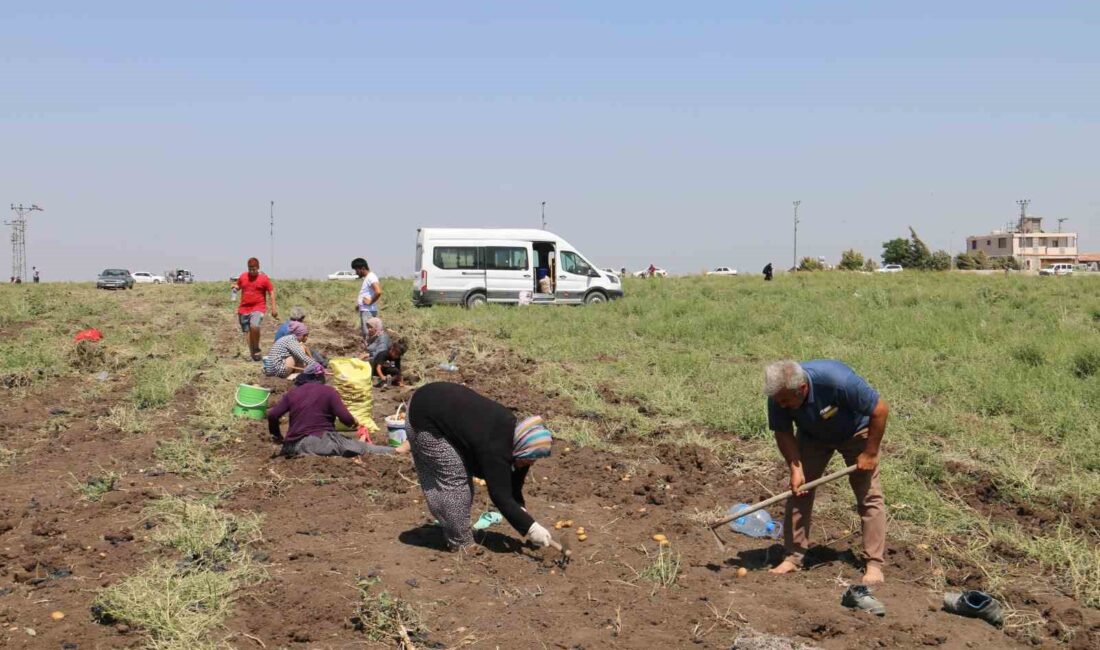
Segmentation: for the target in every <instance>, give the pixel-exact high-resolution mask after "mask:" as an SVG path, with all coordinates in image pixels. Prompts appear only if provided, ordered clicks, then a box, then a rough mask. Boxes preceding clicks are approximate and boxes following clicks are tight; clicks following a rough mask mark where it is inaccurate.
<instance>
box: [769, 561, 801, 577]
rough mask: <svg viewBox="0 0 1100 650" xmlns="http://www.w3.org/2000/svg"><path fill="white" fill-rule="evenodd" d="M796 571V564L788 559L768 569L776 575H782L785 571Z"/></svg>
mask: <svg viewBox="0 0 1100 650" xmlns="http://www.w3.org/2000/svg"><path fill="white" fill-rule="evenodd" d="M795 571H798V565H797V564H795V563H794V562H791V561H790V560H783V561H782V562H780V563H779V566H777V567H775V568H774V569H769V570H768V573H774V574H776V575H783V574H785V573H794V572H795Z"/></svg>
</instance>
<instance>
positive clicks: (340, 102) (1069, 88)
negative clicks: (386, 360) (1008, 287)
mask: <svg viewBox="0 0 1100 650" xmlns="http://www.w3.org/2000/svg"><path fill="white" fill-rule="evenodd" d="M1098 27H1100V5H1098V4H1096V3H1023V2H969V3H946V2H943V3H940V2H926V3H919V4H918V3H906V4H904V5H902V4H901V3H882V2H874V3H873V2H867V3H856V2H798V3H729V2H722V3H719V2H714V3H704V2H698V3H649V2H603V3H592V2H576V3H568V2H566V3H554V4H553V5H550V4H543V3H528V2H487V3H473V2H470V3H455V2H445V3H443V2H441V3H380V2H309V3H303V2H270V1H269V2H190V3H150V2H99V3H87V2H43V3H21V4H19V5H15V4H14V3H4V5H3V6H2V7H0V30H2V36H3V38H0V59H2V60H0V97H2V100H0V147H2V149H3V151H4V155H3V156H2V157H0V202H2V203H3V204H5V205H6V204H7V203H19V202H23V203H31V202H35V203H38V204H39V205H41V206H43V207H44V208H45V209H46V211H45V212H42V213H35V214H34V215H33V216H32V217H31V219H32V222H31V224H30V226H29V228H28V240H29V243H28V258H29V261H30V263H31V264H35V265H37V266H39V267H41V268H42V269H43V272H44V274H45V277H46V278H47V279H78V278H79V279H87V278H90V277H92V276H93V275H94V274H95V272H96V271H98V270H99V269H101V268H103V267H105V266H116V265H121V266H128V267H130V268H131V269H133V270H138V269H146V270H155V271H161V270H164V269H167V268H173V267H177V266H187V267H191V268H193V269H195V270H196V271H197V273H198V274H199V276H200V279H201V278H206V279H210V278H221V277H228V276H229V275H230V274H231V273H234V272H239V271H240V270H242V269H243V266H244V260H245V258H247V257H249V256H250V255H257V256H259V257H260V258H261V260H262V261H264V262H265V265H266V264H267V262H268V260H267V258H268V236H267V223H268V206H269V201H272V200H274V201H275V202H276V206H275V209H276V221H277V224H276V259H275V269H274V271H275V276H276V277H316V276H320V275H323V274H326V273H329V272H331V271H333V270H336V269H340V268H345V267H346V266H347V262H348V261H349V260H350V259H351V258H352V257H355V256H358V255H362V256H365V257H367V258H368V259H369V260H370V261H371V263H372V266H374V267H375V268H376V269H377V270H379V271H380V272H382V273H386V274H405V273H410V272H411V270H412V264H413V248H414V241H415V230H416V228H417V227H418V226H524V227H526V226H537V225H538V222H539V204H540V202H542V201H547V217H548V222H549V227H550V229H551V230H553V231H555V232H557V233H558V234H560V235H562V236H563V237H565V238H567V239H569V240H571V241H572V242H573V243H574V244H576V245H577V246H578V247H579V248H580V249H581V250H582V251H583V252H584V253H585V254H586V255H587V256H588V257H590V258H591V259H592V260H593V261H594V262H596V263H597V264H599V265H601V266H608V267H614V268H618V267H620V266H628V267H630V268H642V267H644V266H646V265H648V264H649V263H650V262H651V261H652V262H653V263H656V264H658V265H659V266H664V267H666V268H668V269H670V270H672V271H675V272H692V271H698V270H701V269H702V268H704V267H710V266H714V265H718V264H729V265H733V266H735V267H738V268H741V269H743V270H749V271H753V272H757V271H759V268H760V267H762V266H763V265H764V264H765V263H766V262H768V261H773V262H775V263H776V265H777V266H779V267H782V266H786V265H788V264H789V263H790V260H791V254H792V251H791V212H792V208H791V202H792V201H793V200H795V199H799V200H801V201H802V207H801V211H800V216H801V219H802V224H801V226H800V230H799V253H800V255H802V254H806V255H814V256H817V255H824V256H826V257H827V258H829V259H830V260H835V259H836V258H838V257H839V254H840V251H841V250H843V249H844V248H848V247H855V248H857V249H861V250H863V251H864V252H865V253H867V254H873V255H877V254H879V253H880V252H881V242H883V241H884V240H886V239H889V238H892V237H895V236H902V235H905V234H906V233H907V230H906V228H907V226H909V225H913V226H914V227H916V228H917V231H918V233H919V234H921V235H922V237H923V238H924V239H925V240H926V241H927V242H929V244H930V245H932V246H933V247H934V248H946V249H948V250H950V251H952V252H958V251H959V250H961V249H962V247H963V243H964V238H965V236H966V235H967V234H971V233H977V232H985V231H987V230H989V229H991V228H995V227H1002V226H1003V225H1004V224H1005V223H1006V222H1008V221H1010V220H1012V219H1013V217H1014V215H1015V213H1016V210H1017V208H1016V205H1015V203H1014V201H1015V200H1016V199H1018V198H1030V199H1031V200H1032V207H1031V210H1032V212H1033V213H1035V214H1038V215H1040V216H1045V217H1048V219H1049V220H1050V223H1049V224H1048V225H1049V226H1050V227H1051V228H1053V227H1054V226H1055V223H1054V221H1053V220H1054V218H1056V217H1067V218H1069V221H1068V222H1067V223H1066V224H1065V227H1066V229H1072V230H1076V231H1078V232H1080V233H1081V237H1082V240H1083V247H1084V248H1086V249H1089V248H1091V249H1100V186H1098V185H1097V183H1096V178H1097V163H1096V148H1097V144H1098V143H1100V119H1098V118H1100V91H1098V90H1097V89H1098V88H1100V48H1098V47H1097V46H1096V39H1095V34H1096V33H1097V28H1098ZM5 241H6V236H5ZM9 254H10V253H9V250H8V247H7V246H3V247H2V249H0V266H2V267H3V270H5V271H6V269H7V267H8V265H9V263H10V257H9Z"/></svg>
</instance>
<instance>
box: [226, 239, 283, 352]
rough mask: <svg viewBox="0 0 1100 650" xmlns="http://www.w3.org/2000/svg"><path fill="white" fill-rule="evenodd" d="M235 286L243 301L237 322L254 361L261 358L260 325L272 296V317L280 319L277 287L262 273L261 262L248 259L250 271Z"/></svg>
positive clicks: (238, 279) (239, 308) (243, 274)
mask: <svg viewBox="0 0 1100 650" xmlns="http://www.w3.org/2000/svg"><path fill="white" fill-rule="evenodd" d="M233 284H234V285H235V286H236V287H237V289H238V290H239V291H240V296H241V301H240V304H239V305H238V307H237V320H238V322H239V323H240V325H241V331H242V332H244V342H245V345H247V346H248V351H249V353H250V354H251V355H252V360H253V361H259V360H260V359H261V357H260V323H262V322H263V320H264V314H265V313H266V312H267V297H268V296H271V317H272V318H278V317H279V308H278V307H276V306H275V285H273V284H271V279H270V278H268V277H267V276H266V275H264V274H263V273H260V260H258V259H256V258H255V257H250V258H248V271H247V272H246V273H242V274H241V277H239V278H237V279H236V280H235V281H234V282H233Z"/></svg>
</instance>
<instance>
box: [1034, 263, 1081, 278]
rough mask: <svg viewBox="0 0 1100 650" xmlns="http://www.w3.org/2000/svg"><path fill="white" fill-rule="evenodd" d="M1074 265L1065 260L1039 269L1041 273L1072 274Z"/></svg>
mask: <svg viewBox="0 0 1100 650" xmlns="http://www.w3.org/2000/svg"><path fill="white" fill-rule="evenodd" d="M1072 274H1073V265H1072V264H1066V263H1064V262H1062V263H1059V264H1051V265H1050V266H1048V267H1046V268H1045V269H1039V275H1072Z"/></svg>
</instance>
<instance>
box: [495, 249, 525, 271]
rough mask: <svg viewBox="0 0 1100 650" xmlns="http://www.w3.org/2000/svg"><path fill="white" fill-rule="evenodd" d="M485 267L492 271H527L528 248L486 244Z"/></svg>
mask: <svg viewBox="0 0 1100 650" xmlns="http://www.w3.org/2000/svg"><path fill="white" fill-rule="evenodd" d="M485 268H486V269H489V270H490V271H526V270H527V249H526V248H520V247H518V246H486V247H485Z"/></svg>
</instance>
